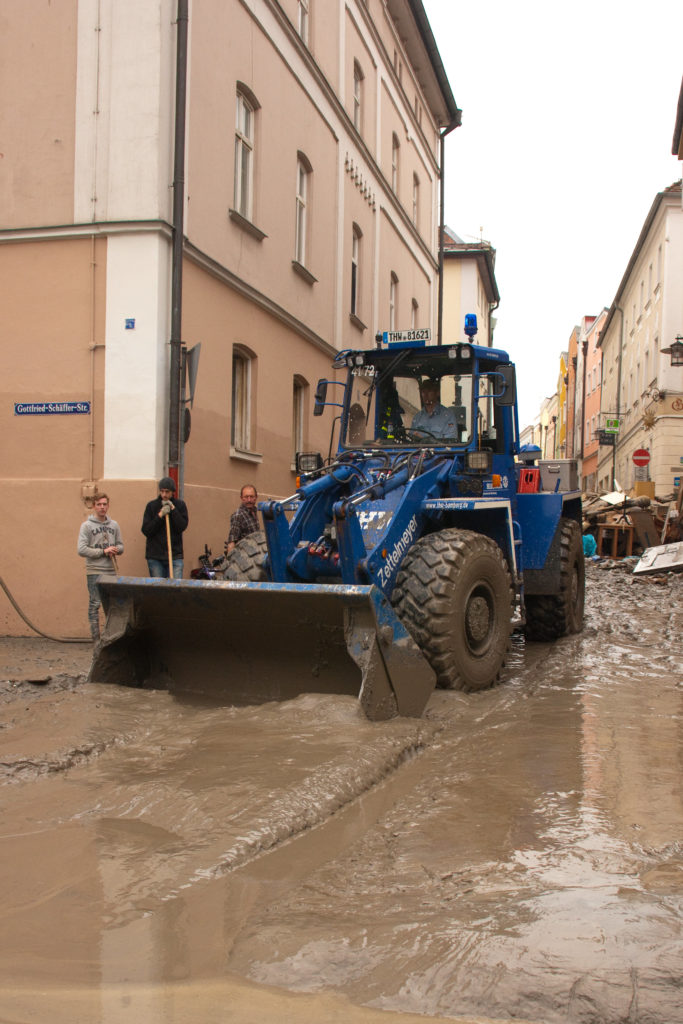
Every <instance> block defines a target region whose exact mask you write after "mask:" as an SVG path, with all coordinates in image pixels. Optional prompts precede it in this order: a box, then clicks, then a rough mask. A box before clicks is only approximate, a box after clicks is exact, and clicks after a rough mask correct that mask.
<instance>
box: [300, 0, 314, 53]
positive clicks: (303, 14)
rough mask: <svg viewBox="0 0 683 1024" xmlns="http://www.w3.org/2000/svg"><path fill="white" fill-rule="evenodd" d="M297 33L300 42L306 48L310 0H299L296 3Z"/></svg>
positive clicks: (309, 21) (309, 22) (309, 23)
mask: <svg viewBox="0 0 683 1024" xmlns="http://www.w3.org/2000/svg"><path fill="white" fill-rule="evenodd" d="M298 8H299V10H298V17H297V31H298V33H299V38H300V39H301V41H302V42H303V43H304V44H305V45H306V46H308V39H309V35H310V26H311V5H310V0H299V2H298Z"/></svg>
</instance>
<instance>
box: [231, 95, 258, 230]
mask: <svg viewBox="0 0 683 1024" xmlns="http://www.w3.org/2000/svg"><path fill="white" fill-rule="evenodd" d="M254 109H255V107H254V104H253V103H251V102H250V100H249V99H248V98H247V97H246V95H245V94H244V93H243V92H241V91H238V93H237V118H236V125H235V200H234V202H235V210H236V211H237V213H239V214H241V215H242V217H245V218H246V219H247V220H251V205H252V178H253V171H254Z"/></svg>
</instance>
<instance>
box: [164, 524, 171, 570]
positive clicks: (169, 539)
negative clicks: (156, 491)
mask: <svg viewBox="0 0 683 1024" xmlns="http://www.w3.org/2000/svg"><path fill="white" fill-rule="evenodd" d="M164 519H165V520H166V543H167V545H168V576H169V579H173V552H172V550H171V524H170V523H169V521H168V516H164Z"/></svg>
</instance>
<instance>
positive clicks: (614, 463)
mask: <svg viewBox="0 0 683 1024" xmlns="http://www.w3.org/2000/svg"><path fill="white" fill-rule="evenodd" d="M614 308H615V309H616V310H618V311H619V313H621V332H620V334H619V359H618V360H617V408H616V419H617V420H618V419H619V413H620V411H621V361H622V358H623V351H624V311H623V309H622V308H621V306H615V307H614ZM603 366H604V360H603V361H602V363H601V370H600V376H601V377H602V367H603ZM601 390H602V387H601ZM618 439H619V434H618V433H617V435H616V437H615V438H614V448H613V449H612V487H613V488H614V490H615V491H616V489H617V440H618Z"/></svg>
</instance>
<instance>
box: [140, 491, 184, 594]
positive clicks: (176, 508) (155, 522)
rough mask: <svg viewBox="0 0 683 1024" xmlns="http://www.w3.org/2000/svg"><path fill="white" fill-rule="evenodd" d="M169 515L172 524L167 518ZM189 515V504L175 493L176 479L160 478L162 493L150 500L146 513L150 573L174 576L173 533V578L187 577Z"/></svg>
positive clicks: (143, 524) (145, 522)
mask: <svg viewBox="0 0 683 1024" xmlns="http://www.w3.org/2000/svg"><path fill="white" fill-rule="evenodd" d="M167 519H168V528H167V525H166V520H167ZM188 522H189V516H188V514H187V505H186V504H185V502H184V501H183V500H182V498H176V496H175V482H174V481H173V480H172V479H171V477H170V476H165V477H162V479H161V480H160V481H159V496H158V498H155V499H154V500H153V501H150V502H148V504H147V506H146V508H145V513H144V515H143V517H142V532H143V533H144V535H145V537H146V538H147V544H146V546H145V558H146V559H147V567H148V569H149V574H150V576H160V577H165V578H166V579H168V577H170V575H171V572H170V566H169V561H168V558H169V554H168V549H169V536H170V548H171V565H172V567H173V578H174V579H177V580H180V579H182V577H183V533H184V531H185V530H186V529H187V524H188Z"/></svg>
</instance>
